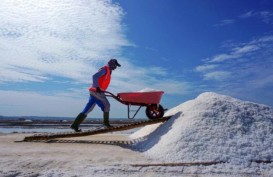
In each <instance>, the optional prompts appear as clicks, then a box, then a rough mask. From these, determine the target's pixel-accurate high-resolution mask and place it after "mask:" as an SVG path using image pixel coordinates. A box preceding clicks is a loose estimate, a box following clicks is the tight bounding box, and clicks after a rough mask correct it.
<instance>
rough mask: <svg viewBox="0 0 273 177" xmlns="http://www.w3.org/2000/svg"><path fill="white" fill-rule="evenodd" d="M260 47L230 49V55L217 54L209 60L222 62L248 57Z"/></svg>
mask: <svg viewBox="0 0 273 177" xmlns="http://www.w3.org/2000/svg"><path fill="white" fill-rule="evenodd" d="M259 49H260V47H259V46H258V45H254V44H253V45H249V44H246V45H243V46H238V47H235V48H232V49H231V52H230V53H227V54H226V53H223V54H218V55H216V56H214V57H212V59H211V60H210V62H223V61H225V60H229V59H236V58H240V57H243V56H245V55H248V54H250V53H252V52H254V51H256V50H259Z"/></svg>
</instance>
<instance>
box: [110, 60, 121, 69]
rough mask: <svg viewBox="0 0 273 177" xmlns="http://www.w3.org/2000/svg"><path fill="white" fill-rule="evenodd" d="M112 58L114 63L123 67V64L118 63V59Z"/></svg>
mask: <svg viewBox="0 0 273 177" xmlns="http://www.w3.org/2000/svg"><path fill="white" fill-rule="evenodd" d="M111 60H113V63H115V64H116V65H117V66H118V67H121V65H120V64H119V63H118V60H117V59H114V58H113V59H111Z"/></svg>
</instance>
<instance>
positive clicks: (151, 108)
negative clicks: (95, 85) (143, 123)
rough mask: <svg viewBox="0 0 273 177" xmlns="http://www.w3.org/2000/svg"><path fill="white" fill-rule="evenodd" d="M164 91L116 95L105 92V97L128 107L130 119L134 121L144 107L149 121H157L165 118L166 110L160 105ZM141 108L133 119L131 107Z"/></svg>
mask: <svg viewBox="0 0 273 177" xmlns="http://www.w3.org/2000/svg"><path fill="white" fill-rule="evenodd" d="M163 94H164V92H163V91H151V92H124V93H118V94H117V95H114V94H113V93H111V92H108V91H105V95H106V96H108V97H113V98H114V99H116V100H117V101H119V102H120V103H122V104H125V105H127V107H128V118H129V119H133V118H135V116H136V115H137V113H138V112H139V110H140V109H141V108H142V107H146V111H145V112H146V115H147V117H148V118H149V119H157V118H160V117H163V115H164V109H163V107H162V106H161V105H160V104H159V103H160V100H161V97H162V95H163ZM131 106H139V107H138V109H137V110H136V112H135V114H134V115H133V117H131V116H130V112H131V110H130V107H131Z"/></svg>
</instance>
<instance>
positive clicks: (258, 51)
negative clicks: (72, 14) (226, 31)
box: [195, 35, 273, 105]
mask: <svg viewBox="0 0 273 177" xmlns="http://www.w3.org/2000/svg"><path fill="white" fill-rule="evenodd" d="M226 47H227V48H226V50H227V51H226V52H223V53H220V54H217V55H214V56H212V57H209V58H208V59H206V60H203V61H204V63H203V65H199V66H197V67H196V68H195V71H196V72H198V73H199V74H200V76H201V77H203V81H204V82H205V83H206V85H207V87H209V88H210V89H211V88H214V90H215V91H219V92H221V93H224V94H228V95H233V96H235V97H238V98H242V99H251V100H253V101H257V102H262V103H265V104H268V105H272V87H273V80H272V78H273V70H272V68H273V57H272V56H273V50H272V48H273V36H272V35H265V36H260V37H256V38H254V39H252V40H250V41H249V42H245V43H233V44H232V45H226ZM209 81H216V82H209ZM265 95H266V96H265Z"/></svg>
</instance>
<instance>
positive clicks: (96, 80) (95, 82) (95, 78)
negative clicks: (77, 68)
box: [93, 68, 106, 88]
mask: <svg viewBox="0 0 273 177" xmlns="http://www.w3.org/2000/svg"><path fill="white" fill-rule="evenodd" d="M104 74H106V70H105V68H101V69H100V70H99V71H98V72H97V73H95V74H94V75H93V87H94V88H97V87H99V78H100V77H101V76H103V75H104Z"/></svg>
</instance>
